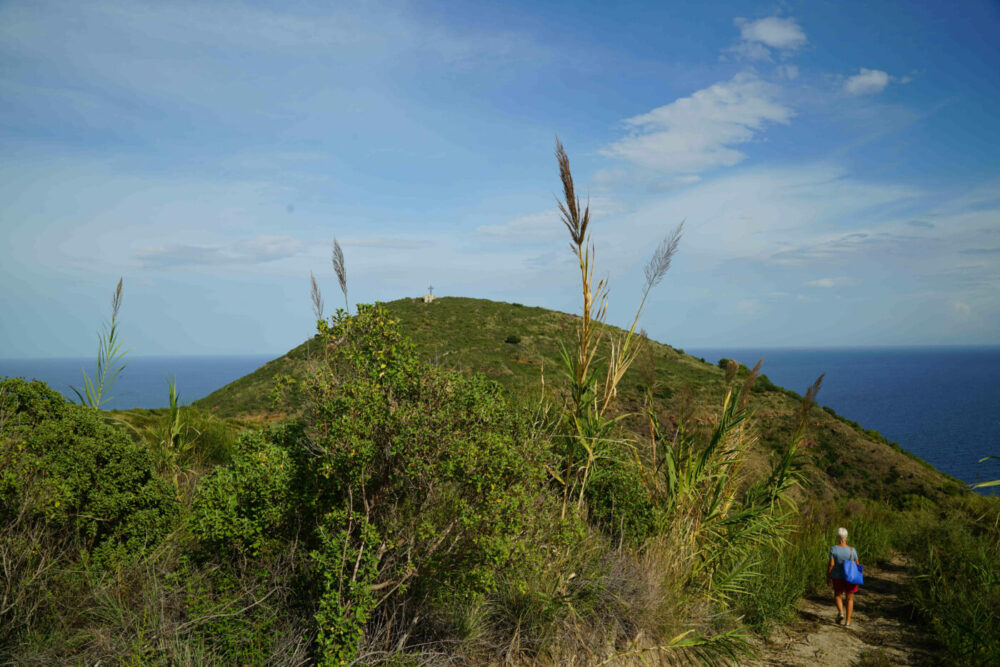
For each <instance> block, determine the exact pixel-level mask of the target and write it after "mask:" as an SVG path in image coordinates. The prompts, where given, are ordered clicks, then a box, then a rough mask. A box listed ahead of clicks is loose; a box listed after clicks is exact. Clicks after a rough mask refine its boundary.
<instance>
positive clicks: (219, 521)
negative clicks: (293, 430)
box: [189, 432, 295, 555]
mask: <svg viewBox="0 0 1000 667" xmlns="http://www.w3.org/2000/svg"><path fill="white" fill-rule="evenodd" d="M294 475H295V466H294V463H293V461H292V459H291V457H290V456H289V454H288V452H287V451H286V450H285V449H283V448H282V447H280V446H278V445H276V444H275V443H273V442H272V441H271V440H270V439H268V438H267V437H266V436H265V435H264V434H262V433H259V432H247V433H244V434H243V435H242V436H241V437H240V438H239V440H237V442H236V448H235V450H234V452H233V455H232V460H231V461H230V463H229V464H228V465H225V466H218V467H216V468H215V470H214V471H213V472H212V473H211V474H210V475H208V476H206V477H204V478H203V479H202V480H201V482H200V483H199V485H198V489H197V492H196V495H195V497H194V501H193V503H192V512H191V516H190V519H189V524H190V527H191V532H192V534H193V535H194V536H195V537H197V538H198V539H199V540H201V541H202V542H203V543H204V544H205V545H206V546H207V547H209V548H210V549H213V550H216V551H217V552H218V553H220V554H232V555H242V554H248V553H257V552H259V551H260V550H262V549H263V548H265V547H266V546H267V543H268V541H269V540H272V539H274V537H275V536H276V535H278V534H280V532H279V529H280V528H281V527H282V526H283V524H284V522H285V521H286V519H287V515H288V514H289V512H291V510H292V500H291V496H292V490H291V484H292V480H293V479H294Z"/></svg>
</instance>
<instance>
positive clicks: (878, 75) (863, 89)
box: [844, 67, 892, 95]
mask: <svg viewBox="0 0 1000 667" xmlns="http://www.w3.org/2000/svg"><path fill="white" fill-rule="evenodd" d="M891 80H892V77H890V76H889V75H888V74H887V73H885V72H883V71H882V70H878V69H868V68H866V67H862V68H861V71H860V72H858V73H857V74H855V75H854V76H852V77H849V78H848V79H847V81H845V82H844V92H846V93H848V94H850V95H874V94H875V93H881V92H882V91H883V90H885V87H886V86H888V85H889V81H891Z"/></svg>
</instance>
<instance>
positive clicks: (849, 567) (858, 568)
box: [844, 551, 865, 586]
mask: <svg viewBox="0 0 1000 667" xmlns="http://www.w3.org/2000/svg"><path fill="white" fill-rule="evenodd" d="M864 573H865V568H864V566H863V565H861V564H860V563H858V552H857V551H855V552H854V558H853V559H852V560H845V561H844V581H846V582H847V583H849V584H857V585H858V586H863V585H864V583H865V577H864Z"/></svg>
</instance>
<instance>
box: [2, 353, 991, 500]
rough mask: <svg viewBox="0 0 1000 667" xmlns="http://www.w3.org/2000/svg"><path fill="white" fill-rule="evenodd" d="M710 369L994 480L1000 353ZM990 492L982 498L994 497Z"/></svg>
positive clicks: (161, 379) (240, 362)
mask: <svg viewBox="0 0 1000 667" xmlns="http://www.w3.org/2000/svg"><path fill="white" fill-rule="evenodd" d="M686 352H687V353H688V354H692V355H694V356H695V357H701V358H704V359H705V360H706V361H708V362H710V363H716V362H718V360H719V359H720V358H723V357H725V358H727V359H735V360H737V361H739V362H741V363H743V364H746V365H747V366H750V367H752V366H753V365H754V364H756V363H757V361H758V360H759V359H763V368H762V372H763V373H765V374H766V375H767V376H768V377H769V378H770V379H771V381H772V382H774V383H776V384H779V385H781V386H783V387H787V388H788V389H793V390H795V391H797V392H799V393H800V394H801V393H805V390H806V388H807V387H808V386H809V385H811V384H812V383H813V381H815V380H816V378H817V377H818V376H819V375H820V374H824V379H823V385H822V388H821V390H820V392H819V396H818V397H817V400H818V402H819V403H820V405H828V406H830V407H831V408H833V409H834V410H836V411H837V413H839V414H841V415H843V416H844V417H847V418H848V419H852V420H854V421H856V422H858V423H860V424H861V425H862V426H863V427H864V428H869V429H875V430H877V431H879V432H880V433H882V434H883V435H884V436H885V437H887V438H888V439H889V440H892V441H894V442H897V443H899V445H900V446H902V447H903V448H905V449H907V450H909V451H911V452H913V453H914V454H916V455H917V456H919V457H920V458H922V459H924V460H925V461H927V462H929V463H930V464H932V465H933V466H935V467H936V468H938V469H939V470H942V471H944V472H946V473H948V474H950V475H953V476H954V477H957V478H958V479H960V480H962V481H964V482H968V483H973V482H977V481H982V480H988V479H1000V460H993V461H987V462H984V463H980V462H979V460H980V459H982V458H983V457H985V456H989V455H996V456H1000V347H932V348H864V349H859V348H850V349H845V348H840V349H833V348H830V349H815V348H814V349H787V348H783V349H777V348H771V349H768V348H693V349H692V348H689V349H687V350H686ZM275 356H277V355H252V356H212V357H193V356H192V357H134V358H133V359H132V360H131V363H130V364H129V365H128V367H127V368H126V369H125V370H124V371H123V372H122V374H121V377H120V379H119V381H118V383H117V384H116V386H115V387H114V391H113V395H112V398H111V400H110V401H108V403H107V404H106V406H105V407H107V408H109V409H129V408H161V407H166V406H167V404H168V381H169V378H171V377H172V378H174V379H175V380H176V382H177V388H178V392H179V394H180V401H181V404H182V405H183V404H188V403H191V402H192V401H195V400H198V399H199V398H202V397H203V396H207V395H208V394H210V393H212V392H213V391H215V390H216V389H218V388H220V387H222V386H224V385H226V384H228V383H230V382H232V381H233V380H235V379H237V378H240V377H242V376H244V375H246V374H247V373H251V372H253V371H254V370H256V369H257V368H259V367H260V366H262V365H264V363H266V362H267V361H269V360H270V359H272V358H274V357H275ZM93 366H94V360H93V358H90V359H0V377H6V376H13V377H25V378H28V379H39V380H43V381H44V382H46V383H48V384H49V386H51V387H52V388H53V389H56V390H58V391H60V392H62V393H63V394H64V395H65V396H67V398H71V399H72V398H73V397H74V394H73V392H72V390H71V389H70V387H80V386H82V374H81V371H82V370H83V369H86V370H87V372H88V373H93ZM997 489H998V487H994V488H993V490H988V489H987V490H984V492H990V493H995V492H996V491H997Z"/></svg>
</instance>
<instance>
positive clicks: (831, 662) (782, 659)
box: [741, 556, 936, 667]
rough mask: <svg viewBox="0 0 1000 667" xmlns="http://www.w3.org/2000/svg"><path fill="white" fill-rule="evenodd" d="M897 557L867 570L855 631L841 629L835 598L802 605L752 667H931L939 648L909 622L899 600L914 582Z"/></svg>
mask: <svg viewBox="0 0 1000 667" xmlns="http://www.w3.org/2000/svg"><path fill="white" fill-rule="evenodd" d="M910 576H911V575H910V572H909V567H908V566H907V563H906V562H905V561H904V560H903V559H901V558H899V557H898V556H896V557H893V559H892V560H890V561H889V562H888V563H883V564H881V565H880V566H875V565H867V564H866V565H865V585H864V586H862V587H861V588H860V590H859V591H858V593H857V595H855V597H854V616H853V618H852V622H851V626H850V627H845V626H843V625H838V624H837V608H836V607H835V606H834V604H833V592H832V591H831V592H830V593H829V594H826V593H824V594H823V595H809V596H806V597H805V598H803V599H801V600H800V601H799V606H798V611H797V617H796V619H795V620H794V621H792V622H791V623H788V624H786V625H782V626H778V627H776V628H775V629H774V631H773V632H772V633H771V636H770V637H769V638H768V639H766V640H759V641H758V642H756V643H757V646H758V654H757V656H756V658H754V659H753V660H750V661H747V662H745V663H741V664H745V665H748V666H755V667H756V666H761V665H782V666H791V665H824V666H825V667H849V666H854V665H872V666H873V667H874V666H876V665H929V664H934V663H935V662H936V661H935V659H934V658H935V654H936V651H935V646H934V644H933V642H932V641H931V640H930V639H929V638H928V633H927V631H926V629H925V628H923V627H921V626H919V625H917V624H916V623H915V622H914V621H912V620H911V619H910V616H909V612H908V610H907V607H906V605H905V603H904V602H903V600H902V599H901V597H900V591H901V588H902V586H903V585H904V584H905V583H906V582H907V581H908V580H909V579H910Z"/></svg>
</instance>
